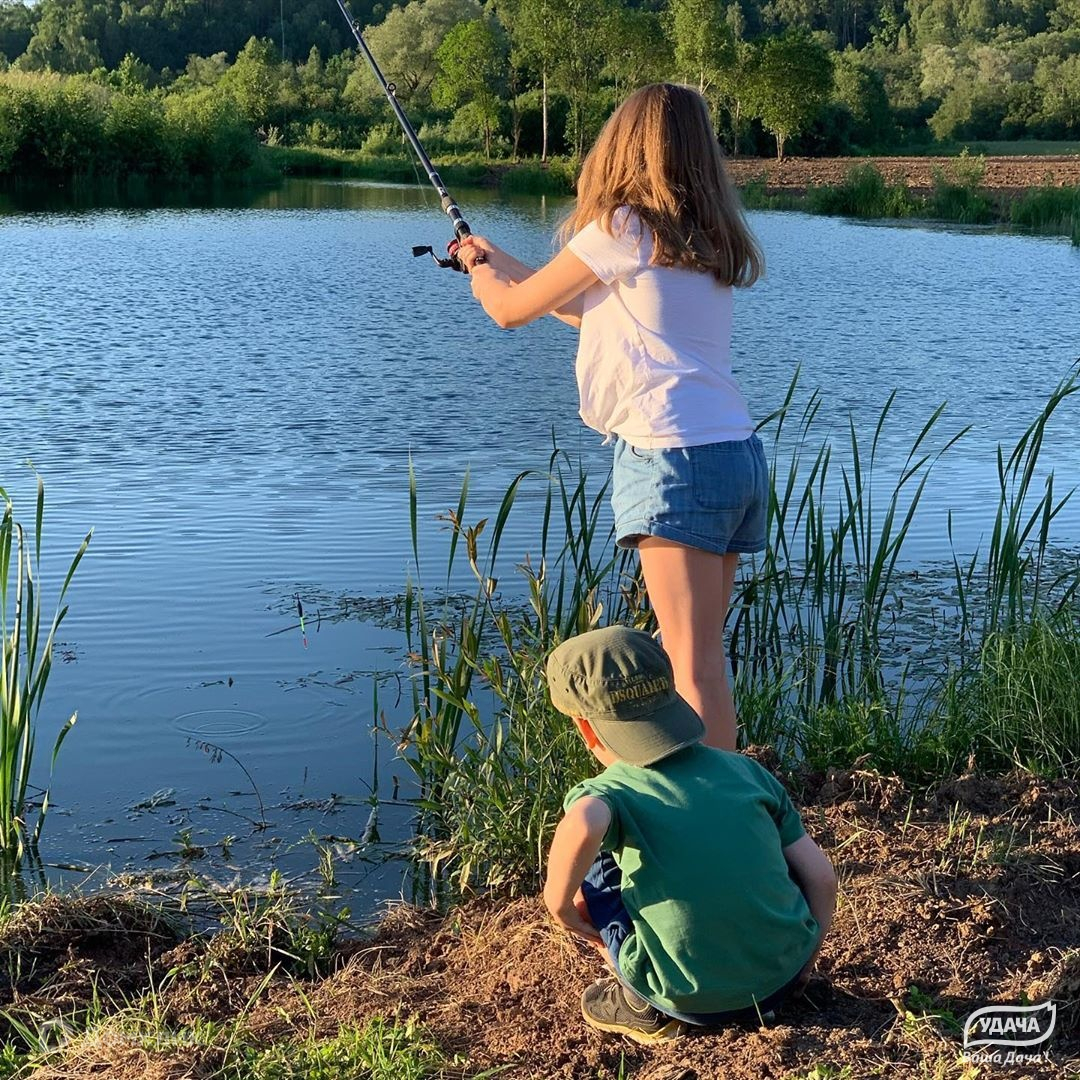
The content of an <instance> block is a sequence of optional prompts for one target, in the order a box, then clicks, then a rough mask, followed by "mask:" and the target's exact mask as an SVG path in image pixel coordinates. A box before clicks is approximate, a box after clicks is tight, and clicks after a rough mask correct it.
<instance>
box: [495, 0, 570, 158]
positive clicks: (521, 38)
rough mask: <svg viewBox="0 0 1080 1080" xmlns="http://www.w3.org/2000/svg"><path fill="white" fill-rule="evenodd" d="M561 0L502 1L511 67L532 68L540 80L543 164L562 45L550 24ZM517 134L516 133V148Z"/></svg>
mask: <svg viewBox="0 0 1080 1080" xmlns="http://www.w3.org/2000/svg"><path fill="white" fill-rule="evenodd" d="M561 2H562V0H499V2H498V12H499V19H500V21H501V22H502V24H503V25H504V26H505V27H506V28H507V31H508V33H509V34H510V63H511V66H512V67H514V68H520V67H531V68H533V69H534V70H535V71H536V73H537V74H538V76H539V79H540V131H541V135H540V160H541V161H547V159H548V143H549V139H548V116H549V112H550V109H549V99H548V89H549V88H548V82H549V79H550V76H551V73H552V71H553V70H554V69H555V66H556V64H557V63H558V56H559V43H558V42H557V41H556V40H555V36H554V35H553V33H552V31H551V22H552V19H553V18H554V17H555V13H556V12H557V11H559V10H560V8H559V5H560V4H561ZM518 134H519V133H518V132H515V147H516V145H517V138H518Z"/></svg>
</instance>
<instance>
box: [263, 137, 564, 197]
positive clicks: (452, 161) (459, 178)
mask: <svg viewBox="0 0 1080 1080" xmlns="http://www.w3.org/2000/svg"><path fill="white" fill-rule="evenodd" d="M263 153H264V155H265V159H266V161H267V162H268V163H270V164H271V165H272V166H273V168H274V169H276V170H278V171H279V172H281V173H283V174H284V175H286V176H309V177H330V178H334V179H338V178H349V179H358V180H375V181H381V182H384V183H400V184H415V183H425V184H426V183H427V182H428V181H427V177H426V176H425V175H424V172H423V170H422V168H421V167H420V165H419V164H418V163H417V162H416V161H415V160H414V159H413V158H411V157H408V156H406V155H404V154H402V156H400V157H387V156H375V155H371V154H365V153H363V152H362V151H360V150H332V149H326V148H323V147H296V146H268V147H264V148H263ZM435 166H436V168H437V169H438V171H439V175H440V176H441V177H442V179H443V181H444V182H445V183H446V185H447V186H448V187H450V188H454V187H459V186H465V187H468V186H473V187H493V188H499V189H500V190H502V191H505V192H508V193H521V194H530V195H570V194H572V193H573V190H574V181H575V177H576V175H577V170H576V166H575V163H574V161H573V160H572V159H570V158H553V159H551V160H550V161H549V162H548V163H547V164H544V165H542V164H541V163H540V162H539V161H524V162H520V163H510V162H492V161H486V160H485V159H484V158H483V157H481V156H480V155H478V154H463V155H454V156H449V157H446V156H444V157H440V158H439V159H438V160H437V161H436V162H435Z"/></svg>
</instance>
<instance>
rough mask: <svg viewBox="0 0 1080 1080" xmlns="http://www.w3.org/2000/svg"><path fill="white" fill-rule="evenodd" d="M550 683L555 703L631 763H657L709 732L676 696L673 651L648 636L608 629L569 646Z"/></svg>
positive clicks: (551, 667)
mask: <svg viewBox="0 0 1080 1080" xmlns="http://www.w3.org/2000/svg"><path fill="white" fill-rule="evenodd" d="M547 680H548V690H549V691H550V693H551V704H552V705H554V706H555V708H556V709H558V710H559V712H561V713H565V714H566V715H567V716H583V717H584V718H585V719H586V720H588V721H589V724H590V726H591V727H592V729H593V731H595V732H596V736H597V738H598V739H599V740H600V742H601V743H603V744H604V746H606V747H607V748H608V749H609V750H610V751H611V752H612V753H613V754H617V755H618V756H619V757H620V758H622V759H623V761H626V762H629V763H630V764H631V765H652V764H653V763H654V762H657V761H659V760H660V759H661V758H665V757H667V756H668V755H669V754H673V753H675V751H676V750H681V749H682V748H683V747H684V746H691V745H692V744H693V743H696V742H700V741H701V738H702V736H703V735H704V734H705V725H704V724H703V723H702V722H701V718H700V717H699V716H698V714H697V713H696V712H694V710H693V709H691V708H690V706H689V705H688V704H687V703H686V702H685V701H684V700H683V699H682V698H681V697H679V695H678V694H677V693H676V692H675V677H674V675H673V674H672V671H671V661H670V660H669V659H668V656H667V653H666V652H664V650H663V649H662V648H661V647H660V644H659V643H658V642H656V641H654V640H653V639H652V638H651V637H650V636H649V635H648V634H646V633H645V632H644V631H643V630H632V629H630V627H628V626H606V627H604V628H603V629H601V630H590V631H588V633H585V634H579V635H578V636H577V637H573V638H570V639H569V640H568V641H564V642H563V643H562V644H561V645H560V646H558V648H556V649H554V650H553V651H552V653H551V655H550V656H549V657H548V662H547Z"/></svg>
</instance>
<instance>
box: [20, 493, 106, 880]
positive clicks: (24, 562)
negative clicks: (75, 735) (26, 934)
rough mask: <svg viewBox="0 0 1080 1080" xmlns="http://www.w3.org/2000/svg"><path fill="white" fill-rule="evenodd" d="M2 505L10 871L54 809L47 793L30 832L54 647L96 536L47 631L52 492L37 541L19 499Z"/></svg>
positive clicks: (39, 513) (41, 496)
mask: <svg viewBox="0 0 1080 1080" xmlns="http://www.w3.org/2000/svg"><path fill="white" fill-rule="evenodd" d="M0 501H2V502H3V507H4V514H3V519H2V520H0V638H2V639H3V663H2V664H0V859H2V860H3V861H4V862H5V863H6V864H7V865H8V866H10V865H12V864H13V863H17V862H18V861H19V860H21V859H22V858H23V856H24V855H27V854H33V852H34V851H36V848H37V844H38V840H39V838H40V836H41V827H42V824H43V823H44V821H45V814H46V812H47V811H48V808H49V792H48V790H45V791H44V792H43V793H42V795H41V804H40V808H39V810H38V814H37V822H36V824H35V825H34V827H33V829H31V828H30V825H29V821H28V817H29V812H30V809H31V804H32V802H33V799H32V798H31V784H30V773H31V768H32V766H33V762H34V747H35V736H36V730H37V725H38V722H39V719H40V715H41V707H42V702H43V698H44V695H45V687H46V685H47V683H48V681H49V673H50V672H51V671H52V650H53V644H54V642H55V640H56V631H57V630H58V629H59V627H60V624H61V623H62V622H63V620H64V617H65V615H67V610H68V609H67V608H66V607H65V606H63V603H64V597H65V595H66V594H67V590H68V586H69V585H70V584H71V579H72V577H73V575H74V574H75V570H76V568H77V567H78V565H79V562H80V561H81V560H82V557H83V554H84V553H85V551H86V548H87V545H88V544H89V543H90V535H91V534H90V533H88V534H87V535H86V539H85V540H83V542H82V544H81V545H80V547H79V550H78V551H77V552H76V554H75V557H74V558H73V559H72V561H71V564H70V565H69V567H68V570H67V574H66V576H65V578H64V583H63V585H62V586H61V588H60V594H59V597H58V598H57V607H56V611H55V614H54V615H53V617H52V621H51V623H49V624H47V626H46V624H45V623H44V622H43V616H42V600H41V593H40V591H39V573H38V568H39V567H40V565H41V538H42V519H43V517H44V512H45V488H44V485H43V484H42V482H41V478H40V477H39V478H38V485H37V509H36V514H35V519H34V538H33V542H32V543H31V541H30V540H29V539H28V538H27V536H26V534H25V532H24V530H23V527H22V525H20V524H19V523H18V522H17V521H16V520H15V512H14V506H13V504H12V501H11V499H10V498H9V497H8V494H7V492H5V491H4V490H3V489H2V488H0ZM13 557H14V571H15V573H14V592H13V593H12V591H11V587H12V581H11V577H12V574H11V571H12V558H13ZM9 607H10V609H11V610H10V611H9ZM43 631H44V637H43ZM74 723H75V714H72V716H71V718H70V719H69V720H68V721H67V722H66V723H65V724H64V725H63V727H62V728H61V729H60V733H59V735H57V737H56V742H55V743H54V744H53V751H52V764H53V765H55V764H56V757H57V754H59V752H60V747H61V745H62V743H63V741H64V738H65V737H66V736H67V733H68V732H69V731H70V730H71V727H72V725H73V724H74Z"/></svg>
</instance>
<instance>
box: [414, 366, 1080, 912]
mask: <svg viewBox="0 0 1080 1080" xmlns="http://www.w3.org/2000/svg"><path fill="white" fill-rule="evenodd" d="M1077 389H1080V386H1078V384H1077V382H1076V372H1075V371H1074V372H1073V374H1072V375H1071V376H1070V377H1069V378H1068V379H1066V380H1065V381H1064V382H1062V383H1061V384H1060V385H1059V386H1058V387H1057V388H1056V389H1055V390H1054V392H1053V393H1052V394H1051V395H1050V397H1049V399H1048V401H1047V403H1046V405H1045V406H1044V408H1043V409H1042V410H1040V413H1039V415H1038V416H1037V417H1036V419H1035V420H1034V421H1033V422H1032V424H1031V425H1030V426H1029V428H1028V429H1027V430H1026V431H1025V432H1024V433H1023V435H1022V436H1021V437H1020V439H1019V440H1018V441H1017V443H1016V445H1015V446H1014V447H1013V448H1012V449H1010V450H1008V451H1006V450H1004V449H999V450H998V454H997V461H998V480H999V483H998V492H997V506H996V508H995V510H994V517H993V521H992V523H990V524H991V525H992V528H990V530H989V535H990V538H989V540H988V541H987V545H986V549H985V550H983V551H976V552H975V553H974V554H973V555H967V556H963V557H961V556H960V555H959V554H954V556H953V560H952V567H951V570H950V571H948V572H944V573H942V575H941V576H940V578H938V579H935V580H934V581H932V582H929V583H926V582H924V581H923V578H922V577H921V576H920V574H919V572H918V571H917V570H914V569H912V568H911V567H910V563H909V561H907V560H905V559H903V557H902V556H903V552H904V548H905V544H906V543H907V542H908V539H909V536H910V532H911V527H912V523H913V521H914V519H915V516H916V514H917V511H918V509H919V506H920V504H921V502H922V500H923V497H924V494H925V492H926V489H927V486H928V484H929V483H930V481H931V479H932V476H933V474H934V469H935V467H936V465H937V464H938V462H939V461H940V460H941V458H942V456H943V455H945V454H947V453H948V452H949V451H950V449H951V448H952V447H953V446H954V445H955V444H956V442H957V441H958V440H959V439H961V438H963V436H964V434H965V432H966V430H967V429H966V428H965V429H963V430H959V431H952V432H949V431H943V430H942V429H943V428H944V426H945V421H944V406H941V407H939V408H937V409H935V410H934V411H933V412H932V413H931V415H930V417H929V418H928V419H927V420H926V421H925V423H923V424H922V425H921V427H920V428H919V429H918V430H917V431H916V432H915V433H914V435H913V436H912V437H911V438H910V440H909V443H908V447H907V449H906V452H905V454H904V455H903V457H902V459H901V462H902V463H901V464H900V465H899V467H892V468H890V469H889V470H886V469H885V467H884V464H883V460H882V459H883V447H884V446H885V444H886V440H887V438H888V441H889V442H890V443H895V438H894V431H893V428H894V426H895V423H896V417H895V410H894V405H895V398H896V395H895V393H894V394H892V395H890V396H889V398H888V399H887V400H886V402H885V404H884V406H883V407H882V409H881V411H880V413H879V416H878V418H877V421H876V423H875V424H874V426H873V428H872V429H869V428H868V429H867V430H866V432H865V433H863V432H860V431H858V430H857V429H856V427H855V425H854V423H849V425H848V429H847V432H846V433H845V436H844V437H843V441H842V444H841V445H834V443H833V441H832V440H830V438H828V437H827V436H826V435H824V434H821V433H819V427H820V412H821V405H822V399H821V396H820V395H819V394H817V393H813V394H810V395H809V397H808V398H806V399H805V400H799V397H800V395H799V385H798V376H796V378H795V379H794V380H793V381H792V383H791V385H790V387H789V388H788V391H787V394H786V396H785V398H784V400H783V401H782V403H781V405H780V407H779V408H778V409H777V410H776V412H775V413H774V414H773V415H772V416H770V417H769V418H768V419H767V420H766V421H765V422H764V423H763V424H762V426H761V431H762V432H763V434H765V436H766V437H767V438H771V442H772V451H771V460H772V464H771V497H770V505H769V511H768V548H767V550H766V551H765V552H764V553H763V554H762V555H760V556H755V557H753V558H744V559H743V560H742V563H741V566H740V575H739V577H738V580H737V582H736V589H735V595H734V597H733V600H732V604H731V609H730V611H729V617H728V632H729V647H728V655H729V657H730V661H731V665H732V675H733V689H734V693H735V698H736V705H737V709H738V712H739V717H740V722H741V725H742V735H743V740H744V742H745V743H757V744H768V745H772V746H774V747H776V748H777V750H778V752H779V753H780V755H781V759H782V760H784V761H786V762H787V763H789V764H795V763H798V762H805V763H807V764H809V765H811V766H813V767H826V766H830V765H834V766H841V767H843V766H849V765H851V764H853V763H855V762H859V763H861V764H863V765H866V766H868V767H874V768H878V769H880V770H882V771H886V772H890V773H899V774H901V775H904V776H906V777H908V778H909V779H913V780H930V779H932V778H933V777H935V776H937V775H941V774H943V773H944V772H947V771H951V770H955V769H956V768H959V767H963V766H965V765H966V763H967V762H968V760H969V758H970V759H971V760H973V761H974V763H975V764H976V765H977V766H979V767H986V768H994V769H997V768H1007V767H1011V766H1012V765H1016V764H1022V765H1023V766H1025V767H1027V768H1038V769H1040V770H1042V771H1046V772H1057V773H1060V772H1062V771H1066V770H1067V769H1069V768H1073V767H1075V765H1077V764H1080V730H1078V729H1077V724H1078V723H1080V721H1077V719H1076V717H1078V716H1080V700H1078V699H1077V698H1076V695H1077V692H1076V690H1075V685H1077V684H1078V680H1077V679H1076V677H1075V676H1076V673H1077V671H1078V666H1077V665H1078V663H1080V630H1078V621H1077V620H1078V615H1077V605H1076V592H1077V588H1078V587H1080V565H1076V564H1072V563H1071V564H1069V565H1067V566H1064V567H1062V566H1061V565H1060V562H1059V561H1056V560H1057V553H1055V552H1054V551H1053V549H1052V546H1051V543H1050V529H1051V525H1052V523H1053V522H1054V520H1055V519H1056V518H1057V516H1058V514H1060V512H1061V510H1062V508H1063V506H1064V505H1065V503H1066V502H1067V500H1068V498H1069V495H1068V494H1066V495H1059V494H1058V493H1057V492H1056V490H1055V485H1054V477H1053V475H1052V474H1050V475H1047V476H1046V477H1045V478H1043V479H1039V477H1040V476H1041V475H1042V474H1041V471H1040V470H1039V468H1038V463H1039V456H1040V452H1041V450H1042V448H1043V446H1044V443H1045V438H1046V433H1047V426H1048V424H1049V422H1050V421H1051V419H1052V418H1053V416H1054V414H1055V412H1056V411H1057V410H1058V409H1059V408H1060V406H1061V405H1062V404H1063V403H1064V402H1065V401H1066V400H1067V399H1068V398H1069V397H1071V395H1072V394H1073V393H1075V392H1076V390H1077ZM890 456H891V457H893V456H894V455H890ZM537 482H539V483H542V484H545V485H546V495H545V499H544V504H543V513H542V516H541V523H540V531H539V536H538V537H537V543H538V547H537V549H536V550H535V551H534V552H533V553H531V555H529V556H527V557H526V558H525V559H524V561H523V562H522V563H521V564H520V565H519V566H518V573H519V574H520V575H522V576H523V578H524V581H525V584H526V594H525V597H524V598H523V599H522V598H519V599H507V598H506V593H504V591H503V590H502V589H500V583H499V577H498V575H499V574H500V573H501V572H502V564H501V559H500V547H501V544H502V541H503V538H504V532H505V528H506V524H507V521H508V519H509V517H510V515H511V513H512V511H513V509H514V507H515V505H516V502H517V499H518V496H519V494H520V492H521V490H522V488H523V486H524V485H526V484H531V483H537ZM608 483H609V478H608V479H605V481H604V482H602V483H601V484H600V485H599V487H598V488H596V489H595V490H593V488H592V487H591V486H590V484H589V483H588V478H587V477H586V475H585V474H584V472H583V471H582V470H581V468H580V466H577V467H575V466H574V465H573V464H572V463H571V462H570V460H569V459H568V458H567V457H566V455H565V454H563V453H562V452H561V451H559V450H558V449H556V450H554V451H553V453H552V455H551V459H550V461H549V463H548V469H547V470H546V472H542V473H537V474H531V473H522V474H520V475H519V476H517V477H516V478H515V479H514V481H513V483H512V484H511V486H510V488H509V489H508V490H507V492H506V494H505V496H504V497H503V499H502V501H501V504H500V506H499V508H498V512H497V514H496V516H495V518H494V521H493V523H491V524H490V526H489V522H488V520H486V519H482V520H480V521H478V522H477V523H476V524H475V525H468V524H466V521H465V515H466V512H467V509H468V478H466V480H465V482H464V483H463V485H462V489H461V494H460V497H459V500H458V503H457V506H456V508H455V509H454V510H452V511H450V512H448V513H447V514H446V515H445V520H446V521H447V522H448V523H449V524H450V541H449V554H448V559H447V566H446V577H445V581H444V582H442V588H441V590H440V593H441V594H440V596H439V598H438V599H437V600H432V599H431V598H430V596H425V593H424V590H423V589H422V588H421V587H420V582H419V580H417V581H415V582H411V583H410V585H409V587H408V590H407V593H406V605H405V609H406V610H405V615H406V623H407V632H408V634H409V642H410V650H411V653H412V655H413V659H414V661H415V665H416V667H415V677H414V679H413V692H414V716H413V719H412V721H411V724H410V726H409V728H408V729H407V731H406V733H405V738H404V740H403V751H404V754H405V758H406V760H407V761H408V763H409V765H410V766H411V768H412V769H413V771H414V772H415V774H416V777H417V779H418V781H419V783H420V788H421V797H420V800H419V810H420V822H419V827H418V837H419V839H418V845H417V851H418V854H419V856H420V858H421V860H422V861H423V862H424V863H425V865H426V866H427V868H428V870H429V872H430V875H431V876H430V882H431V883H432V884H437V883H442V884H449V885H450V886H451V887H452V888H453V889H454V890H456V891H466V890H469V889H475V888H478V887H480V886H488V887H491V888H495V889H498V890H500V891H503V892H514V891H518V890H529V889H533V888H534V887H535V886H536V885H537V884H538V882H539V880H540V874H541V870H542V866H543V856H544V853H545V851H546V847H547V844H548V843H549V842H550V836H551V831H552V830H553V828H554V825H555V823H556V821H557V820H558V817H559V815H560V812H561V801H562V797H563V795H564V794H565V792H566V791H567V789H568V788H569V787H570V786H571V785H572V784H573V783H575V782H576V781H578V780H580V779H581V778H583V777H584V776H586V775H588V774H589V773H590V772H591V771H592V770H593V768H594V763H593V762H592V760H591V758H590V756H589V755H588V753H587V752H586V750H585V748H584V746H583V745H582V744H581V742H580V740H579V739H578V738H577V736H576V734H575V733H574V731H573V729H572V728H571V726H570V725H569V723H568V722H567V721H565V720H564V719H563V718H562V717H560V716H558V715H557V714H556V713H555V712H554V711H553V710H552V708H551V706H550V703H549V701H548V699H547V695H546V690H545V686H544V671H543V667H544V660H545V658H546V656H547V654H548V652H549V651H550V650H551V648H552V647H553V646H554V645H556V644H557V643H558V642H559V641H561V640H563V639H564V638H566V637H567V636H570V635H572V634H576V633H580V632H581V631H583V630H586V629H588V628H590V627H593V626H596V625H601V624H605V623H611V622H622V623H629V624H633V625H638V626H642V627H646V628H649V629H653V628H654V626H655V624H654V621H653V618H652V613H651V611H650V609H649V607H648V603H647V598H646V596H645V592H644V588H643V583H642V580H641V576H640V571H639V567H638V563H637V559H636V557H635V556H633V555H632V554H628V553H626V552H620V551H618V550H617V549H615V547H614V545H613V533H612V529H611V527H610V526H609V525H607V524H606V522H607V521H608V517H607V515H606V508H605V507H606V499H607V488H608ZM1070 494H1071V493H1070ZM410 499H411V503H410V505H411V517H412V530H413V554H414V557H415V559H416V563H417V566H419V561H420V560H419V541H418V535H419V525H418V521H417V510H416V506H417V499H416V482H415V476H413V477H411V479H410ZM949 538H950V542H951V540H952V521H951V517H950V519H949ZM483 539H487V547H486V552H485V553H484V554H483V556H482V555H481V541H482V540H483ZM462 551H464V553H465V558H466V559H467V562H468V565H469V568H470V569H471V573H472V577H473V580H474V581H475V589H474V591H473V592H472V593H471V594H469V595H467V596H465V597H462V596H461V595H460V593H455V592H454V591H452V581H453V578H454V571H455V563H456V562H457V561H458V560H459V559H460V558H461V554H462ZM513 595H515V596H519V595H520V594H519V593H516V594H513Z"/></svg>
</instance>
